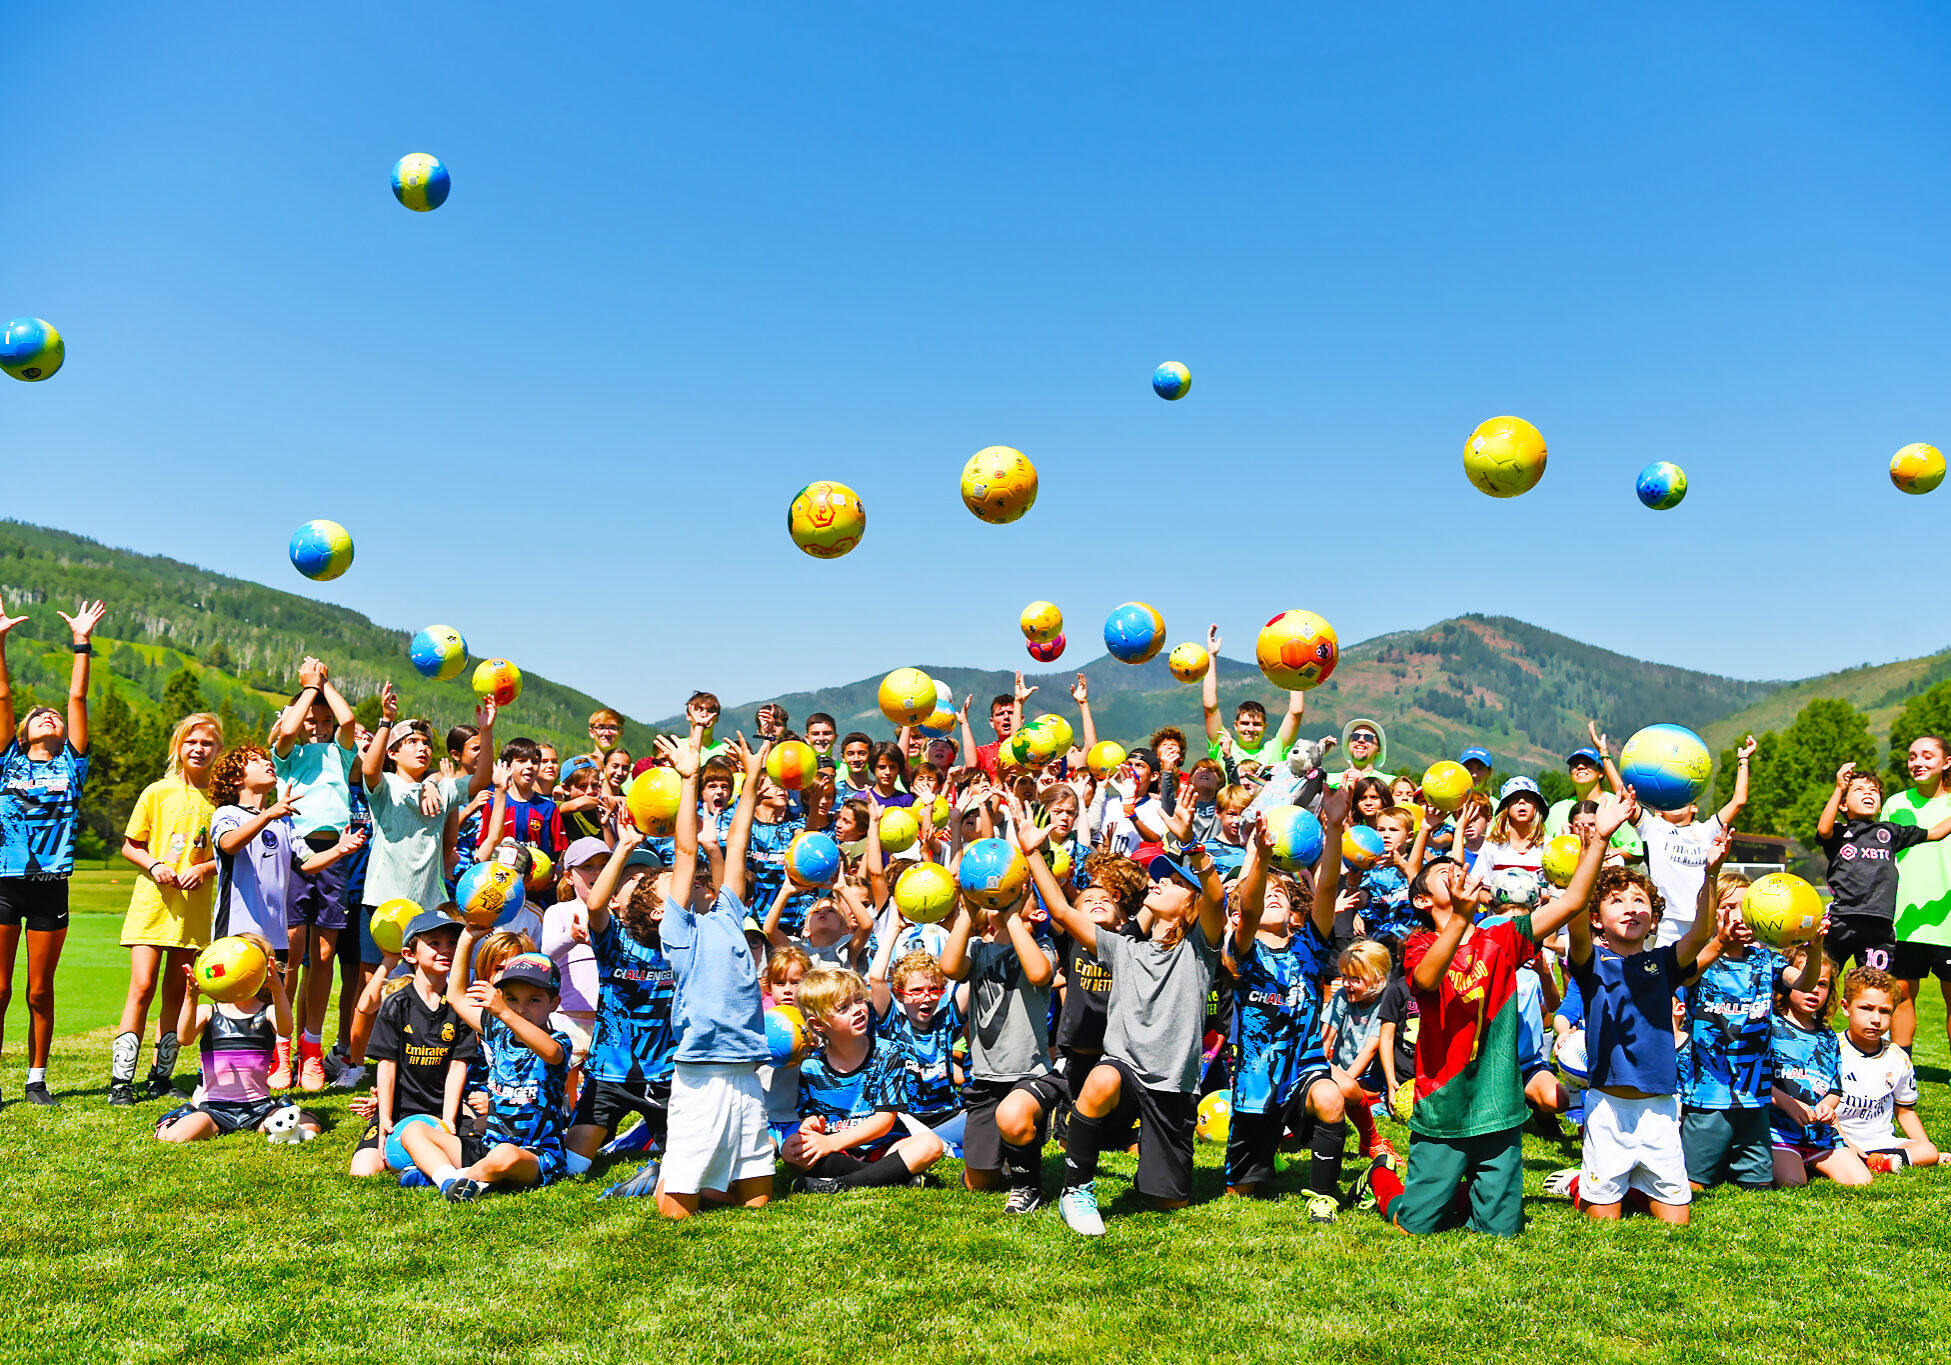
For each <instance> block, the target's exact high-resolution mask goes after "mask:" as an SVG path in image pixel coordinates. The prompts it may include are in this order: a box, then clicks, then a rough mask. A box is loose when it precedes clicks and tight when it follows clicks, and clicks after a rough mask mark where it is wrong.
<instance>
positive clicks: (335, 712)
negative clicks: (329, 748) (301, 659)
mask: <svg viewBox="0 0 1951 1365" xmlns="http://www.w3.org/2000/svg"><path fill="white" fill-rule="evenodd" d="M319 671H320V673H321V674H322V675H323V676H322V677H321V678H320V679H319V688H318V695H319V696H321V697H323V698H324V699H325V704H326V705H327V706H329V707H331V708H332V719H333V720H334V721H335V722H337V724H338V730H337V731H336V733H335V734H334V735H333V738H334V739H336V740H337V741H338V744H339V747H340V748H341V749H350V748H352V747H353V745H354V743H355V742H356V740H357V727H355V726H354V725H353V722H352V708H351V707H350V706H348V705H346V699H345V698H344V697H342V696H340V695H339V689H338V688H336V687H334V686H332V675H331V674H330V673H328V672H326V671H325V666H324V665H323V664H321V665H319Z"/></svg>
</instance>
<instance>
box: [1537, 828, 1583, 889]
mask: <svg viewBox="0 0 1951 1365" xmlns="http://www.w3.org/2000/svg"><path fill="white" fill-rule="evenodd" d="M1584 854H1585V845H1584V844H1582V843H1580V842H1579V838H1578V836H1577V835H1576V834H1561V835H1559V836H1558V837H1557V838H1556V839H1553V840H1551V841H1550V842H1549V843H1547V844H1546V845H1545V880H1546V881H1548V882H1550V883H1551V884H1552V885H1553V886H1557V887H1565V886H1570V885H1571V884H1572V874H1573V873H1574V872H1576V871H1578V860H1579V859H1580V858H1581V857H1583V856H1584Z"/></svg>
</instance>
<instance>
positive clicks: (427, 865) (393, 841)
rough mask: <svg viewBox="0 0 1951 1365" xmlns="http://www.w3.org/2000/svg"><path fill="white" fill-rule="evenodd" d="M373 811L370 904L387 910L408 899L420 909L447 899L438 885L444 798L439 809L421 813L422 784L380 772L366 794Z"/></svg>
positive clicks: (368, 879) (368, 882)
mask: <svg viewBox="0 0 1951 1365" xmlns="http://www.w3.org/2000/svg"><path fill="white" fill-rule="evenodd" d="M367 799H368V800H369V801H370V802H371V803H372V808H373V835H372V842H371V844H370V845H369V847H370V848H371V850H372V852H371V854H370V855H369V856H368V858H367V860H366V890H365V903H366V904H367V905H384V904H385V903H386V902H387V901H390V900H392V899H393V898H394V897H395V896H404V897H406V898H407V899H408V900H410V901H412V902H414V903H415V904H416V905H418V906H419V907H420V908H421V909H422V910H431V909H433V908H434V907H435V906H437V905H439V904H440V903H441V902H442V901H444V900H446V899H447V897H446V894H445V893H444V892H443V891H442V889H441V884H440V834H441V829H442V827H443V826H444V825H445V824H446V822H447V806H446V801H445V799H443V800H442V802H441V807H440V809H439V810H437V811H435V812H434V813H433V814H432V815H424V814H422V813H421V810H420V783H418V782H410V781H408V780H407V779H406V778H405V777H403V776H402V775H401V774H399V773H381V774H380V784H379V786H378V787H376V788H374V789H373V790H371V791H370V792H368V793H367Z"/></svg>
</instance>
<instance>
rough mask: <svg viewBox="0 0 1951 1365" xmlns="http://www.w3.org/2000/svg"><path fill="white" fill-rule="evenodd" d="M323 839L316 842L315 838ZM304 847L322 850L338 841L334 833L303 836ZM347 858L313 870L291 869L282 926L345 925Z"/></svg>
mask: <svg viewBox="0 0 1951 1365" xmlns="http://www.w3.org/2000/svg"><path fill="white" fill-rule="evenodd" d="M321 839H323V840H324V842H323V843H320V842H318V841H319V840H321ZM304 842H305V846H306V847H307V848H309V849H311V851H312V852H314V853H323V852H324V851H325V850H326V849H328V848H331V847H333V846H334V845H336V844H337V843H338V842H339V836H338V835H336V834H332V835H323V834H313V835H309V836H307V837H306V839H305V841H304ZM351 861H352V859H350V858H341V859H339V860H338V861H337V862H336V863H332V864H331V865H329V866H327V867H321V868H320V869H319V870H318V871H316V872H301V871H299V870H298V869H297V868H293V869H292V871H291V893H290V899H289V900H287V901H286V902H285V925H286V927H287V928H289V927H291V926H294V925H311V926H313V927H314V928H318V929H343V928H345V927H346V922H347V921H346V881H345V879H346V872H347V870H348V869H347V867H346V864H347V863H349V862H351Z"/></svg>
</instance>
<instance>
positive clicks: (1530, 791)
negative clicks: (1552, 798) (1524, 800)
mask: <svg viewBox="0 0 1951 1365" xmlns="http://www.w3.org/2000/svg"><path fill="white" fill-rule="evenodd" d="M1520 796H1528V797H1530V798H1531V799H1532V800H1534V801H1536V802H1537V803H1538V804H1539V805H1540V806H1542V805H1544V803H1545V797H1544V793H1543V792H1541V791H1539V790H1538V784H1537V783H1536V782H1533V781H1532V780H1531V779H1530V778H1528V777H1514V778H1512V779H1511V780H1510V781H1509V782H1506V783H1505V784H1504V789H1503V790H1502V791H1500V792H1498V793H1497V809H1498V810H1500V811H1501V810H1503V809H1504V807H1506V806H1508V805H1510V804H1511V802H1513V801H1515V800H1517V799H1518V797H1520Z"/></svg>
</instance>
